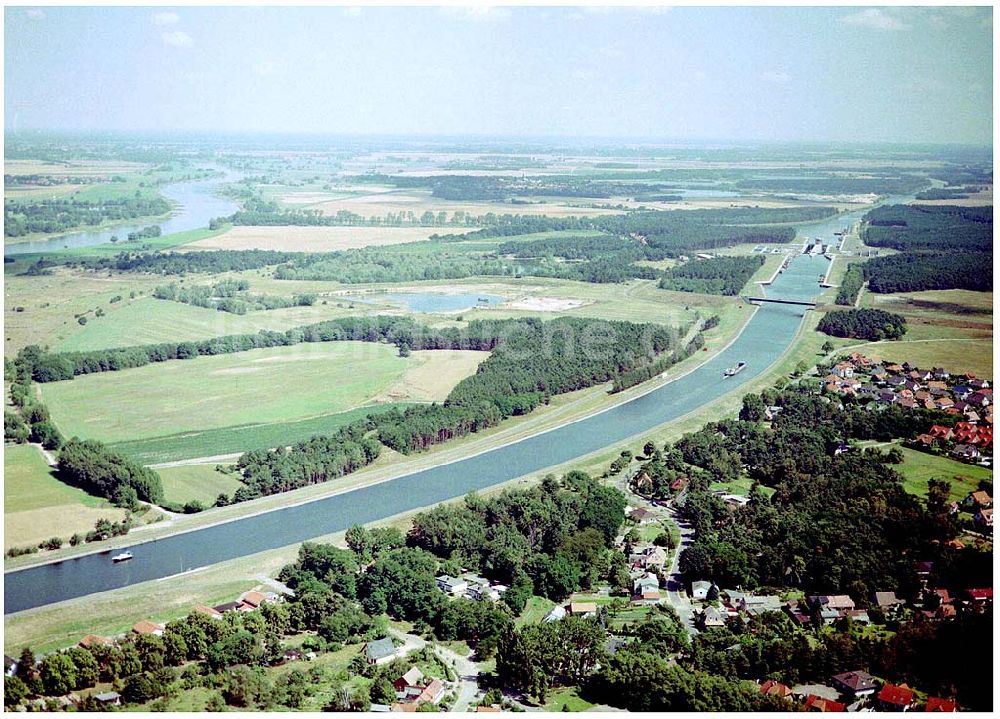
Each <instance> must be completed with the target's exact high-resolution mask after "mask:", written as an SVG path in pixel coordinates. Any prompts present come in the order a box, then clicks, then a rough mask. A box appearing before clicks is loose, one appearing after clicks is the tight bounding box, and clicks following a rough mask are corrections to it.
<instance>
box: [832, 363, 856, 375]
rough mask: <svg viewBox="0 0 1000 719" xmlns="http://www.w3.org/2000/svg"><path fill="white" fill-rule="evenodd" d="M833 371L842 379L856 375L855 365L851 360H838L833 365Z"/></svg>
mask: <svg viewBox="0 0 1000 719" xmlns="http://www.w3.org/2000/svg"><path fill="white" fill-rule="evenodd" d="M833 373H834V374H835V375H836V376H837V377H840V378H842V379H850V378H851V377H853V376H854V365H853V364H851V363H850V362H838V363H837V364H835V365H834V366H833Z"/></svg>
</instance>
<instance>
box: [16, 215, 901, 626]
mask: <svg viewBox="0 0 1000 719" xmlns="http://www.w3.org/2000/svg"><path fill="white" fill-rule="evenodd" d="M897 201H899V200H897ZM863 213H864V210H859V211H856V212H854V213H851V214H848V215H840V216H838V217H835V218H831V219H830V220H825V221H822V222H818V223H812V224H810V225H808V226H804V227H803V229H802V232H803V234H807V235H808V236H809V237H822V238H824V239H826V240H828V241H833V232H835V231H839V230H841V229H843V228H844V227H846V226H848V225H849V224H851V223H853V222H856V221H857V220H859V219H860V217H861V215H862V214H863ZM828 262H829V260H827V259H826V258H824V257H822V256H815V255H813V256H808V255H797V256H795V257H794V258H793V259H792V261H791V264H790V265H789V267H788V269H786V270H785V271H784V272H783V273H782V274H780V275H778V277H777V278H776V279H775V281H774V283H773V284H772V285H771V286H770V287H768V293H767V294H768V297H771V298H780V299H786V300H801V301H809V300H811V299H813V298H814V297H815V296H816V295H817V294H818V293H819V290H820V288H819V283H818V277H819V276H820V275H823V274H825V273H826V270H827V264H828ZM805 309H806V308H805V307H802V306H795V305H769V304H765V305H764V306H762V307H760V308H759V309H758V310H757V311H756V314H755V315H754V317H753V318H752V319H751V320H750V321H749V322H748V323H747V326H746V328H745V329H744V331H743V333H742V334H741V335H740V336H739V337H738V338H737V339H736V340H735V341H734V342H733V343H732V344H731V345H729V347H727V348H726V349H725V350H724V351H723V352H721V353H720V354H719V355H717V356H716V357H714V358H713V359H711V360H709V361H708V362H706V363H705V364H703V365H701V366H700V367H698V368H697V369H695V370H693V371H692V372H689V373H688V374H686V375H684V376H682V377H680V378H678V379H676V380H674V381H673V382H670V383H668V384H666V385H663V386H662V387H660V388H658V389H656V390H653V391H651V392H649V393H647V394H645V395H642V396H641V397H637V398H635V399H633V400H631V401H629V402H626V403H624V404H621V405H618V406H616V407H613V408H611V409H608V410H605V411H603V412H600V413H598V414H594V415H592V416H590V417H587V418H586V419H582V420H579V421H577V422H573V423H570V424H567V425H563V426H561V427H558V428H555V429H552V430H550V431H548V432H544V433H542V434H539V435H536V436H534V437H529V438H527V439H523V440H520V441H517V442H514V443H512V444H509V445H506V446H504V447H500V448H497V449H493V450H490V451H488V452H484V453H482V454H478V455H474V456H471V457H467V458H464V459H461V460H458V461H455V462H452V463H449V464H442V465H438V466H436V467H432V468H430V469H425V470H421V471H418V472H414V473H412V474H407V475H404V476H402V477H398V478H396V479H392V480H388V481H385V482H382V483H380V484H375V485H370V486H367V487H362V488H359V489H356V490H353V491H350V492H345V493H343V494H338V495H335V496H332V497H327V498H324V499H319V500H316V501H313V502H309V503H306V504H301V505H298V506H294V507H287V508H284V509H279V510H275V511H272V512H267V513H264V514H259V515H256V516H252V517H247V518H245V519H239V520H236V521H233V522H228V523H225V524H219V525H216V526H214V527H206V528H204V529H198V530H194V531H191V532H188V533H185V534H178V535H174V536H170V537H165V538H163V539H158V540H154V541H149V542H143V543H138V544H135V545H132V546H130V547H127V549H128V550H129V551H131V552H132V553H133V554H134V555H135V559H133V560H132V561H130V562H125V563H123V564H113V563H112V562H111V554H110V553H104V554H92V555H88V556H84V557H80V558H77V559H67V560H64V561H62V562H59V563H57V564H45V565H41V566H37V567H31V568H28V569H22V570H18V571H13V572H8V573H7V574H6V575H5V576H4V612H5V613H11V612H18V611H22V610H25V609H30V608H33V607H38V606H43V605H45V604H51V603H53V602H59V601H63V600H66V599H72V598H74V597H80V596H86V595H88V594H92V593H95V592H101V591H106V590H110V589H117V588H120V587H125V586H128V585H131V584H135V583H137V582H144V581H149V580H153V579H159V578H162V577H167V576H170V575H173V574H177V573H179V572H183V571H188V570H191V569H196V568H200V567H205V566H207V565H211V564H215V563H217V562H222V561H225V560H228V559H234V558H237V557H242V556H247V555H251V554H254V553H256V552H261V551H265V550H268V549H274V548H277V547H282V546H286V545H289V544H294V543H297V542H302V541H305V540H308V539H311V538H313V537H318V536H321V535H324V534H329V533H332V532H337V531H341V530H344V529H347V528H348V527H350V526H351V525H354V524H364V523H368V522H373V521H376V520H379V519H383V518H385V517H388V516H391V515H394V514H398V513H400V512H405V511H408V510H412V509H416V508H419V507H425V506H428V505H432V504H436V503H438V502H442V501H445V500H449V499H453V498H455V497H460V496H462V495H465V494H467V493H469V492H471V491H474V490H481V489H485V488H487V487H490V486H493V485H496V484H500V483H502V482H506V481H508V480H511V479H514V478H516V477H520V476H522V475H525V474H528V473H531V472H536V471H538V470H541V469H544V468H545V467H550V466H552V465H556V464H561V463H563V462H567V461H569V460H572V459H574V458H576V457H579V456H581V455H585V454H588V453H590V452H593V451H595V450H598V449H601V448H603V447H607V446H609V445H613V444H615V443H617V442H620V441H622V440H624V439H626V438H628V437H631V436H633V435H636V434H640V433H642V432H644V431H646V430H648V429H651V428H652V427H655V426H657V425H659V424H662V423H664V422H668V421H671V420H675V419H677V418H679V417H681V416H683V415H685V414H687V413H689V412H692V411H694V410H696V409H698V408H699V407H701V406H703V405H705V404H706V403H708V402H711V401H713V400H715V399H717V398H719V397H721V396H722V395H723V394H725V393H727V392H730V391H732V390H734V389H736V388H738V387H739V386H740V385H743V384H746V383H747V382H749V381H750V380H752V379H753V378H755V377H757V376H758V375H759V374H761V373H762V372H764V370H766V369H767V367H768V366H769V365H771V364H772V363H773V362H775V361H776V360H777V359H778V358H779V357H780V356H781V355H782V353H784V351H785V350H786V349H787V348H788V346H789V345H790V344H791V342H792V340H793V338H794V337H795V334H796V333H797V331H798V329H799V326H800V324H801V322H802V317H803V314H804V310H805ZM746 311H748V312H749V311H750V310H749V308H747V310H746ZM739 361H743V362H746V363H747V368H746V369H745V370H743V371H742V372H740V373H739V374H737V375H736V376H735V377H730V378H725V379H724V378H723V376H722V375H723V372H724V371H725V369H726V368H728V367H731V366H732V365H735V364H736V363H737V362H739ZM116 551H123V550H122V549H119V550H116Z"/></svg>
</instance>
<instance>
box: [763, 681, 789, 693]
mask: <svg viewBox="0 0 1000 719" xmlns="http://www.w3.org/2000/svg"><path fill="white" fill-rule="evenodd" d="M760 693H761V694H769V695H771V696H776V697H788V696H791V695H792V690H791V689H789V688H788V687H787V686H785V685H784V684H782V683H781V682H778V681H775V680H774V679H768V680H767V681H766V682H764V683H763V684H761V685H760Z"/></svg>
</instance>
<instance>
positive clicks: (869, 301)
mask: <svg viewBox="0 0 1000 719" xmlns="http://www.w3.org/2000/svg"><path fill="white" fill-rule="evenodd" d="M861 304H862V306H865V307H875V308H878V309H882V310H886V311H889V312H896V313H898V314H901V315H903V317H905V318H906V323H907V330H906V334H905V335H904V336H903V338H902V339H901V340H899V341H896V342H877V343H872V344H871V345H868V346H867V347H868V350H867V353H868V354H870V356H872V357H875V358H877V359H887V360H893V361H896V362H904V361H907V362H911V363H914V364H916V365H917V366H919V367H945V368H946V369H948V370H949V371H951V372H953V373H955V372H973V373H975V374H976V375H978V376H980V377H992V376H993V293H992V292H971V291H968V290H933V291H927V292H906V293H899V294H888V295H879V294H874V293H871V292H867V291H866V292H864V293H863V294H862V297H861ZM862 351H866V350H862Z"/></svg>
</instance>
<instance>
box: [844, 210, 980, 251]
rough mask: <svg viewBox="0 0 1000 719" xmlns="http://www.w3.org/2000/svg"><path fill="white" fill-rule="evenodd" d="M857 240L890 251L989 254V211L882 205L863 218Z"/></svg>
mask: <svg viewBox="0 0 1000 719" xmlns="http://www.w3.org/2000/svg"><path fill="white" fill-rule="evenodd" d="M864 221H865V224H864V227H863V229H862V230H861V239H862V241H863V242H864V243H865V244H866V245H870V246H872V247H891V248H892V249H894V250H900V251H903V250H948V251H956V250H959V251H966V252H969V251H978V252H989V251H991V250H992V248H993V208H992V207H959V206H954V205H943V206H942V205H884V206H882V207H876V208H875V209H873V210H871V211H870V212H868V213H867V214H866V215H865V217H864Z"/></svg>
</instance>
